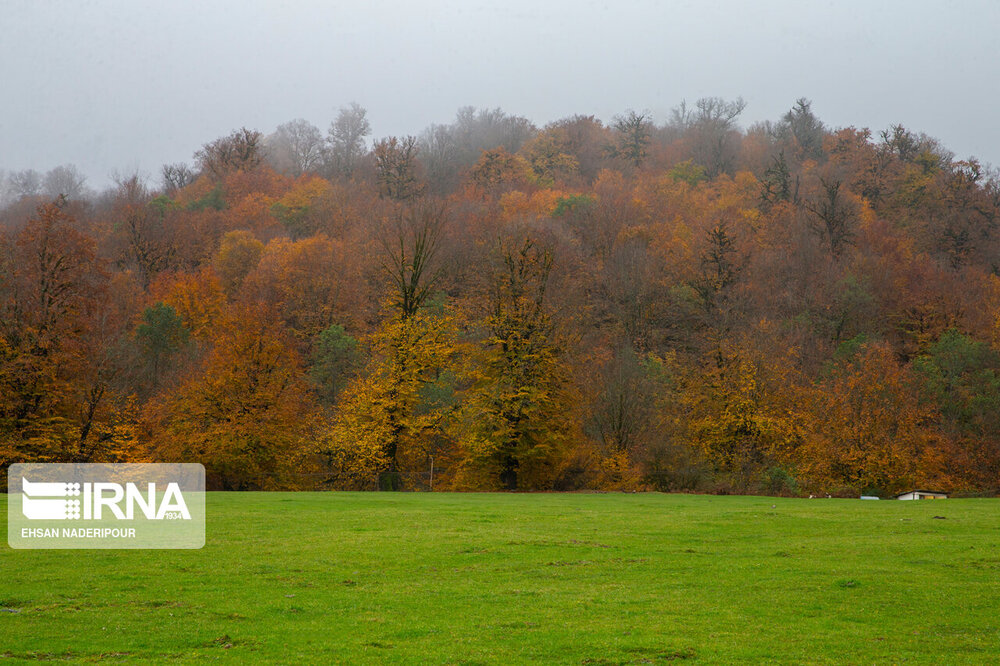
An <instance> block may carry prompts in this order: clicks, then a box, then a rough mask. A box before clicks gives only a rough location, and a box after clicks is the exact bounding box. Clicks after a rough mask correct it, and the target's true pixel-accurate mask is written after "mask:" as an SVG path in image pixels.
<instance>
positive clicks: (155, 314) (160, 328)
mask: <svg viewBox="0 0 1000 666" xmlns="http://www.w3.org/2000/svg"><path fill="white" fill-rule="evenodd" d="M190 336H191V334H190V332H189V331H188V330H187V329H186V328H185V327H184V322H183V321H182V320H181V318H180V317H179V316H178V315H177V313H176V312H175V311H174V309H173V308H172V307H170V306H169V305H166V304H165V303H156V304H154V305H151V306H150V307H148V308H146V309H145V310H144V311H143V313H142V323H141V324H139V326H137V327H136V329H135V337H136V340H137V341H138V343H139V347H140V348H141V349H142V351H143V354H144V355H145V356H146V357H147V358H149V360H150V362H151V363H152V366H153V368H152V370H153V380H154V381H156V379H157V378H158V377H159V375H160V370H161V369H162V365H163V363H164V362H165V361H167V360H168V359H169V358H170V357H171V356H172V355H174V354H176V353H177V352H178V351H180V350H181V349H182V348H183V347H184V345H186V344H187V342H188V340H189V339H190Z"/></svg>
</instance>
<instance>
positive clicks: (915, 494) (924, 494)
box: [896, 490, 948, 500]
mask: <svg viewBox="0 0 1000 666" xmlns="http://www.w3.org/2000/svg"><path fill="white" fill-rule="evenodd" d="M896 499H898V500H922V499H948V495H946V494H945V493H939V492H935V491H933V490H911V491H910V492H908V493H902V494H900V495H896Z"/></svg>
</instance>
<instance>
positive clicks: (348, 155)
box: [326, 102, 372, 178]
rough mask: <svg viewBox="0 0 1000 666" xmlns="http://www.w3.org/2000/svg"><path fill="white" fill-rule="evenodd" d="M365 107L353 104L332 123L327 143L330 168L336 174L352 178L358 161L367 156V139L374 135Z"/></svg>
mask: <svg viewBox="0 0 1000 666" xmlns="http://www.w3.org/2000/svg"><path fill="white" fill-rule="evenodd" d="M367 115H368V112H367V111H365V109H364V107H362V106H361V105H359V104H357V103H356V102H351V104H350V105H349V106H346V107H343V108H341V109H340V111H338V112H337V118H336V120H334V121H333V122H332V123H330V129H329V130H328V131H327V137H326V142H327V145H328V146H329V159H330V167H331V168H332V170H333V172H334V173H337V174H340V175H342V176H345V177H348V178H349V177H351V175H352V174H353V173H354V170H355V169H356V168H357V165H358V160H360V159H361V157H362V156H363V155H364V154H365V138H366V137H368V136H369V135H370V134H371V133H372V128H371V125H370V124H369V123H368V117H367Z"/></svg>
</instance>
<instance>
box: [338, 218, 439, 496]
mask: <svg viewBox="0 0 1000 666" xmlns="http://www.w3.org/2000/svg"><path fill="white" fill-rule="evenodd" d="M443 222H444V212H443V211H442V210H441V209H439V208H433V207H430V206H425V205H417V206H415V207H413V208H410V209H408V210H407V211H405V212H403V213H401V214H400V215H399V216H398V217H397V218H396V220H395V228H394V232H393V233H392V234H390V235H389V237H391V238H392V241H391V242H387V246H386V248H385V249H386V252H385V256H386V263H385V266H384V268H385V271H386V274H387V275H388V277H389V283H390V285H391V289H390V296H389V298H388V308H387V309H388V316H387V317H386V319H385V320H384V321H383V322H382V325H381V326H380V328H379V329H378V331H377V332H376V333H375V334H374V335H373V336H372V337H371V338H370V339H369V341H368V342H369V346H370V348H371V359H370V361H369V363H368V365H367V367H366V368H365V371H364V372H363V373H362V374H361V376H360V377H359V378H357V379H356V380H354V381H353V382H352V383H351V384H350V385H348V387H347V388H346V389H345V391H344V396H345V397H344V399H343V400H342V401H341V403H340V405H339V406H338V410H337V415H336V418H335V419H334V422H333V423H332V424H331V426H330V427H329V428H328V430H327V432H326V434H325V436H324V437H322V438H321V439H320V443H319V452H320V453H321V454H323V455H324V456H325V457H326V458H327V460H328V461H329V465H330V473H331V476H330V482H331V483H332V484H333V485H334V486H337V487H351V488H373V487H374V488H381V489H384V490H399V489H401V488H403V487H404V486H411V487H413V486H420V485H423V484H422V480H421V479H422V475H421V471H422V470H423V469H424V462H425V460H426V462H428V463H429V464H430V465H433V456H434V455H435V453H436V450H437V449H438V448H440V446H441V444H442V440H443V439H444V436H443V433H444V430H445V424H446V421H447V419H448V417H449V415H450V413H451V412H452V406H453V403H454V400H453V396H452V393H453V389H454V376H455V375H454V372H453V371H452V365H453V363H454V360H455V357H456V352H457V339H458V328H457V325H456V320H455V316H454V314H453V313H452V312H451V311H450V309H449V308H448V307H447V306H446V305H445V304H443V303H441V302H435V301H434V299H431V295H432V293H433V289H434V287H435V285H436V283H437V280H438V275H439V272H438V271H437V270H436V268H435V264H434V262H435V255H436V252H437V249H438V244H439V241H440V238H441V231H442V227H443Z"/></svg>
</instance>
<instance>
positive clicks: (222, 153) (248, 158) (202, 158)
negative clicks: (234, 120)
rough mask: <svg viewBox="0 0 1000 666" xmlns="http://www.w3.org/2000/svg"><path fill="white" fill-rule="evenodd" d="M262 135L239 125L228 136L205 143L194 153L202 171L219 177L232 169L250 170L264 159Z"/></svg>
mask: <svg viewBox="0 0 1000 666" xmlns="http://www.w3.org/2000/svg"><path fill="white" fill-rule="evenodd" d="M263 138H264V136H263V135H262V134H261V133H260V132H258V131H257V130H250V129H247V128H246V127H241V128H240V129H238V130H235V131H233V132H232V133H231V134H230V135H229V136H224V137H222V138H219V139H216V140H215V141H212V142H211V143H206V144H205V145H204V146H202V148H201V150H199V151H198V152H196V153H195V154H194V159H195V160H196V161H197V162H198V166H199V167H200V168H201V171H202V173H207V174H209V175H211V176H212V177H213V178H216V179H220V178H222V177H223V176H225V175H226V174H228V173H231V172H233V171H252V170H253V169H256V168H257V167H258V166H260V165H261V163H262V162H263V161H264V146H263Z"/></svg>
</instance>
